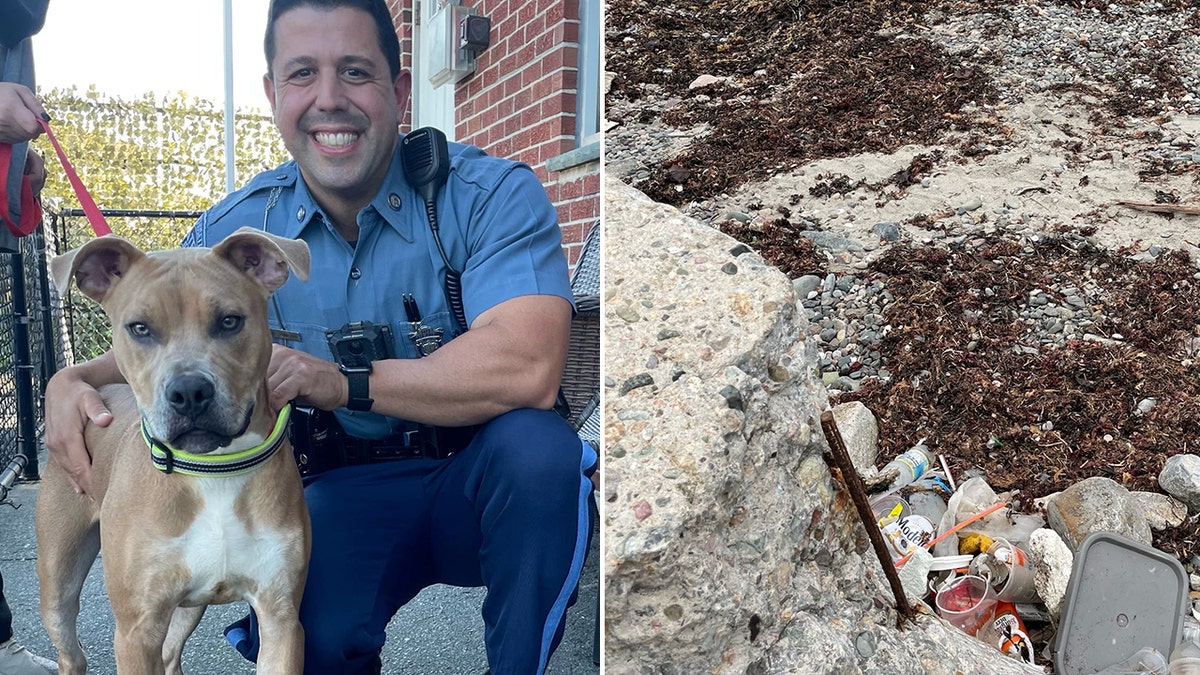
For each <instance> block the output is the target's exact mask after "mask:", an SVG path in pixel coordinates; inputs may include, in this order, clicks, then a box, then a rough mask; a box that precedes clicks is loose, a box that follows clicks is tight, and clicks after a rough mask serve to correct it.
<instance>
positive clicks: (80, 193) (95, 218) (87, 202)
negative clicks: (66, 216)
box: [38, 118, 112, 237]
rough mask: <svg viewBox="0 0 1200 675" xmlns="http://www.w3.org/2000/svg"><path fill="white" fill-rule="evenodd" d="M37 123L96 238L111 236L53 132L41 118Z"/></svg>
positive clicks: (98, 210)
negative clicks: (40, 126) (52, 148)
mask: <svg viewBox="0 0 1200 675" xmlns="http://www.w3.org/2000/svg"><path fill="white" fill-rule="evenodd" d="M38 121H39V122H41V124H42V129H43V130H44V131H45V132H46V137H47V138H49V139H50V144H51V145H53V146H54V151H55V152H56V153H58V161H59V162H60V163H61V164H62V167H63V171H64V172H65V173H66V174H67V180H68V181H70V182H71V188H72V189H74V190H75V196H76V197H78V198H79V205H80V206H82V207H83V213H84V215H86V216H87V219H88V222H89V223H91V224H92V230H93V231H95V233H96V236H97V237H102V236H104V235H106V234H112V228H110V227H109V226H108V221H106V220H104V214H102V213H100V209H99V208H97V206H96V202H95V201H93V200H92V195H91V193H89V192H88V190H87V188H86V187H84V185H83V181H81V180H79V174H77V173H75V167H73V166H71V161H70V160H68V159H67V153H65V152H63V149H62V146H61V145H59V144H58V139H57V138H55V137H54V132H53V131H50V123H49V122H47V121H46V120H44V119H41V118H38Z"/></svg>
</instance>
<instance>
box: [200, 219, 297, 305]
mask: <svg viewBox="0 0 1200 675" xmlns="http://www.w3.org/2000/svg"><path fill="white" fill-rule="evenodd" d="M212 252H213V255H216V256H220V257H222V258H225V259H226V260H228V261H229V262H231V263H233V264H234V265H235V266H236V267H237V268H238V269H240V270H243V271H245V272H247V273H249V274H250V275H252V276H253V277H254V278H255V279H257V280H258V283H260V284H262V285H263V286H264V287H265V288H266V289H267V291H269V292H271V293H274V292H275V291H276V290H277V289H278V288H279V287H280V286H282V285H283V282H285V281H287V278H288V270H289V269H290V270H291V271H292V273H294V274H295V275H296V277H297V278H299V279H300V280H301V281H306V280H308V265H309V260H310V258H309V254H308V244H306V243H304V242H303V241H301V240H299V239H287V238H285V237H278V236H275V235H273V234H270V233H269V232H263V231H262V230H256V229H254V228H253V227H243V228H240V229H238V231H236V232H234V233H233V234H231V235H229V236H228V237H226V238H225V239H224V240H222V241H221V243H219V244H217V245H216V246H214V247H213V250H212Z"/></svg>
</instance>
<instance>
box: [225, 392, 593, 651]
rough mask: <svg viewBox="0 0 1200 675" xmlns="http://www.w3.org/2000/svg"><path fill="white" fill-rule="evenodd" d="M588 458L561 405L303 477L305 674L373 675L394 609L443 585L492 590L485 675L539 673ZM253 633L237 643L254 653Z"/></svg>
mask: <svg viewBox="0 0 1200 675" xmlns="http://www.w3.org/2000/svg"><path fill="white" fill-rule="evenodd" d="M595 463H596V453H595V451H594V450H592V448H591V447H590V446H587V445H586V444H584V443H582V442H581V441H580V440H579V437H578V436H576V435H575V433H574V432H573V431H572V430H571V428H570V426H569V425H567V424H566V422H564V421H563V420H562V418H560V417H559V416H558V415H556V414H554V413H553V412H547V411H540V410H528V409H522V410H514V411H512V412H510V413H507V414H505V415H501V416H500V417H497V418H496V419H494V420H492V421H491V422H489V423H488V424H486V425H485V426H484V427H483V428H482V429H481V430H480V431H479V432H478V433H477V435H476V436H475V438H474V440H473V441H472V442H471V444H470V445H469V446H468V447H467V448H466V449H465V450H463V451H462V452H460V453H459V454H457V455H455V456H453V457H451V458H449V459H445V460H430V459H413V460H401V461H394V462H385V463H379V464H370V465H365V466H353V467H345V468H341V469H335V470H333V471H328V472H326V473H323V474H320V475H317V476H314V477H312V478H310V479H308V480H307V481H306V485H305V490H304V494H305V498H306V500H307V502H308V510H309V513H310V514H311V517H312V532H313V546H312V558H311V560H310V563H309V568H308V583H307V585H306V586H305V589H304V600H303V602H302V603H301V606H300V622H301V623H302V624H303V625H304V632H305V668H304V672H305V673H308V674H309V675H315V674H322V675H327V674H329V673H338V674H339V675H356V674H358V673H378V672H379V669H380V661H379V651H380V649H381V647H382V646H383V642H384V637H385V635H384V630H385V628H386V627H387V624H388V621H389V620H390V619H391V618H392V615H393V614H395V612H396V610H397V609H399V608H400V606H401V605H403V604H404V603H406V602H408V601H409V600H411V599H412V598H413V597H414V596H416V595H417V593H418V592H420V590H421V589H423V588H425V587H427V586H430V585H433V584H438V583H442V584H450V585H454V586H486V587H487V589H488V592H487V597H486V599H485V600H484V603H483V619H484V625H485V629H484V641H485V644H486V648H487V655H488V663H489V664H490V667H491V671H492V673H493V675H534V674H537V673H542V672H543V671H544V670H545V667H546V661H547V660H548V659H549V657H550V654H551V652H552V651H553V649H554V648H555V647H557V645H558V642H559V640H560V639H561V638H562V631H563V625H564V616H565V610H566V608H567V606H568V605H569V604H570V603H571V602H574V593H575V589H576V586H577V585H578V582H579V573H580V570H581V569H582V567H583V562H584V557H585V555H586V554H587V550H588V538H589V536H590V534H591V522H590V514H591V510H590V508H589V500H590V499H591V492H592V484H591V481H590V480H588V478H587V475H585V474H586V473H590V470H591V469H592V468H594V466H595ZM231 628H232V627H231ZM255 640H256V636H254V637H252V638H251V640H250V644H248V645H246V648H244V649H243V648H241V647H239V649H240V650H242V651H243V653H249V654H250V655H251V656H253V652H257V645H254V644H253V643H254V641H255ZM231 641H232V639H231Z"/></svg>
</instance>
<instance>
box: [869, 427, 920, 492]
mask: <svg viewBox="0 0 1200 675" xmlns="http://www.w3.org/2000/svg"><path fill="white" fill-rule="evenodd" d="M932 462H933V453H932V452H930V450H929V448H928V447H926V446H925V439H924V438H922V439H921V440H919V441H917V444H916V445H914V446H913V447H911V448H909V449H908V450H905V451H904V454H902V455H900V456H899V457H897V458H895V459H893V460H892V461H890V462H888V463H887V464H885V465H884V466H883V468H882V469H880V470H879V473H881V474H882V473H887V472H888V471H891V470H892V469H896V470H897V471H898V472H899V474H900V475H899V476H898V477H897V478H896V479H895V480H894V481H892V482H891V484H890V485H888V488H887V491H889V492H890V491H892V490H895V489H897V488H900V487H903V486H905V485H908V484H909V483H911V482H913V481H914V480H916V479H918V478H920V477H921V476H922V475H923V474H924V473H925V472H926V471H928V470H929V467H930V465H931V463H932Z"/></svg>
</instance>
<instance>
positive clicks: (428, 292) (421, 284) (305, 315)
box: [183, 143, 573, 438]
mask: <svg viewBox="0 0 1200 675" xmlns="http://www.w3.org/2000/svg"><path fill="white" fill-rule="evenodd" d="M450 159H451V163H450V165H451V169H450V176H449V178H448V179H447V182H446V185H445V186H444V187H443V188H442V189H441V191H440V192H439V193H438V198H437V222H438V232H439V234H440V235H441V240H442V246H443V247H444V248H445V251H446V256H447V257H448V258H449V260H450V262H451V264H452V265H454V267H455V268H456V269H457V270H458V271H459V272H461V273H462V287H463V291H462V298H463V307H464V309H465V314H466V319H467V324H468V325H470V323H471V322H473V321H474V320H475V318H476V317H478V316H479V315H480V314H481V313H482V312H484V311H486V310H487V309H489V308H491V307H493V306H495V305H497V304H500V303H501V302H504V301H505V300H510V299H512V298H515V297H518V296H522V295H557V296H560V297H563V298H566V299H567V300H568V301H569V302H570V301H572V299H573V297H572V295H571V287H570V281H569V277H568V274H567V261H566V256H565V255H564V254H563V250H562V233H561V231H560V230H559V228H558V224H557V218H556V214H555V211H554V207H553V205H552V204H551V203H550V200H549V198H548V197H547V196H546V192H545V189H544V188H543V187H542V185H541V183H539V182H538V180H537V176H536V175H535V174H534V173H533V171H532V170H531V169H530V168H529V167H528V166H526V165H524V164H520V163H517V162H512V161H509V160H505V159H498V158H494V157H489V156H487V155H485V154H484V153H483V151H481V150H479V149H478V148H474V147H471V146H466V145H461V144H458V143H451V144H450ZM357 221H358V225H359V239H358V243H357V245H355V246H351V245H350V244H349V243H348V242H347V241H346V240H345V239H343V238H342V236H341V235H340V234H338V232H337V231H336V230H335V229H334V227H333V226H332V225H331V224H330V223H329V221H328V219H326V218H325V217H324V215H323V214H322V212H321V208H320V206H318V205H317V203H316V202H315V201H314V200H313V198H312V195H311V194H310V193H309V191H308V188H307V186H306V185H305V184H304V180H303V178H302V177H301V176H300V170H299V168H298V167H297V166H296V163H295V162H294V161H293V162H287V163H285V164H283V165H282V166H280V167H279V168H277V169H275V170H272V171H267V172H264V173H262V174H259V175H258V176H256V177H255V178H253V179H252V180H251V181H250V182H249V183H248V184H247V185H246V186H245V187H244V188H242V189H241V190H238V191H237V192H235V193H233V194H231V195H229V196H228V197H226V198H225V199H224V200H222V201H221V202H220V203H218V204H217V205H216V206H213V207H212V208H210V209H209V210H208V211H206V212H205V213H204V214H203V215H201V216H200V219H199V220H198V221H196V224H195V226H194V227H193V228H192V231H191V232H189V233H188V235H187V237H186V238H185V239H184V241H183V245H184V246H212V245H214V244H215V243H217V242H219V241H220V240H221V239H223V238H224V237H226V236H228V235H229V234H231V233H232V232H234V231H235V230H237V229H238V228H239V227H243V226H247V225H248V226H253V227H260V228H262V229H264V230H266V231H268V232H271V233H272V234H276V235H280V236H284V237H289V238H293V239H302V240H304V241H305V242H307V243H308V246H309V250H310V251H311V253H312V269H311V271H310V274H309V279H308V281H307V282H301V281H300V280H299V279H297V278H296V277H295V276H292V277H290V278H289V279H288V281H287V283H286V284H284V285H283V287H282V288H280V289H279V290H278V291H276V292H275V295H274V297H273V298H272V300H271V303H270V322H271V327H272V328H282V329H285V330H289V331H295V332H297V333H299V334H300V338H301V339H300V341H299V342H288V343H284V344H286V345H287V346H289V347H292V348H294V349H299V350H302V351H305V352H307V353H309V354H312V355H314V356H317V357H320V358H322V359H325V360H328V361H333V360H334V359H333V356H332V354H331V352H330V348H329V344H328V342H327V340H326V335H325V333H326V331H328V330H333V329H337V328H340V327H342V326H344V325H345V324H347V323H350V322H354V321H370V322H373V323H386V324H388V325H389V326H391V329H392V334H393V337H394V342H395V355H396V356H397V357H398V358H417V357H418V356H419V354H418V352H417V350H416V346H415V345H414V343H413V341H412V340H411V339H410V338H409V334H410V333H412V331H413V328H412V326H413V324H412V323H410V322H409V320H408V317H407V316H406V313H405V309H404V304H403V302H402V295H403V294H412V295H413V296H414V298H415V300H416V303H417V307H418V309H419V311H420V314H421V323H423V324H426V325H429V326H432V327H434V328H441V329H442V330H443V335H444V338H445V340H446V341H449V340H450V339H451V338H452V337H453V336H455V335H456V334H457V329H456V325H455V321H454V319H453V317H452V314H451V311H450V307H449V302H448V300H447V298H446V294H445V287H444V286H443V279H444V275H445V263H443V261H442V258H441V255H440V254H439V253H438V249H437V246H436V244H435V243H434V239H433V235H432V233H431V230H430V227H429V221H428V219H427V216H426V214H425V205H424V203H423V201H422V200H421V197H420V196H419V195H418V194H417V193H416V191H415V190H414V189H413V188H412V187H410V186H409V184H408V183H407V181H406V180H405V178H404V172H403V171H402V169H401V164H400V144H399V143H397V145H396V152H395V153H394V154H393V156H392V163H391V166H390V168H389V169H388V174H387V177H386V178H385V179H384V183H383V186H382V187H381V188H380V191H379V193H378V194H376V195H375V198H374V199H373V200H371V203H370V204H368V205H367V206H366V207H364V208H363V209H362V210H361V211H359V213H358V218H357ZM337 415H338V418H339V420H340V421H341V422H342V425H343V426H344V427H345V429H346V431H347V432H349V433H350V434H352V435H354V436H358V437H360V438H383V437H385V436H389V435H392V434H394V433H397V432H400V431H402V430H404V429H406V428H409V427H411V424H410V423H406V422H405V421H403V420H398V419H395V418H389V417H384V416H382V415H377V414H375V413H368V412H356V411H351V410H347V409H345V408H341V409H339V410H338V411H337Z"/></svg>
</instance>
